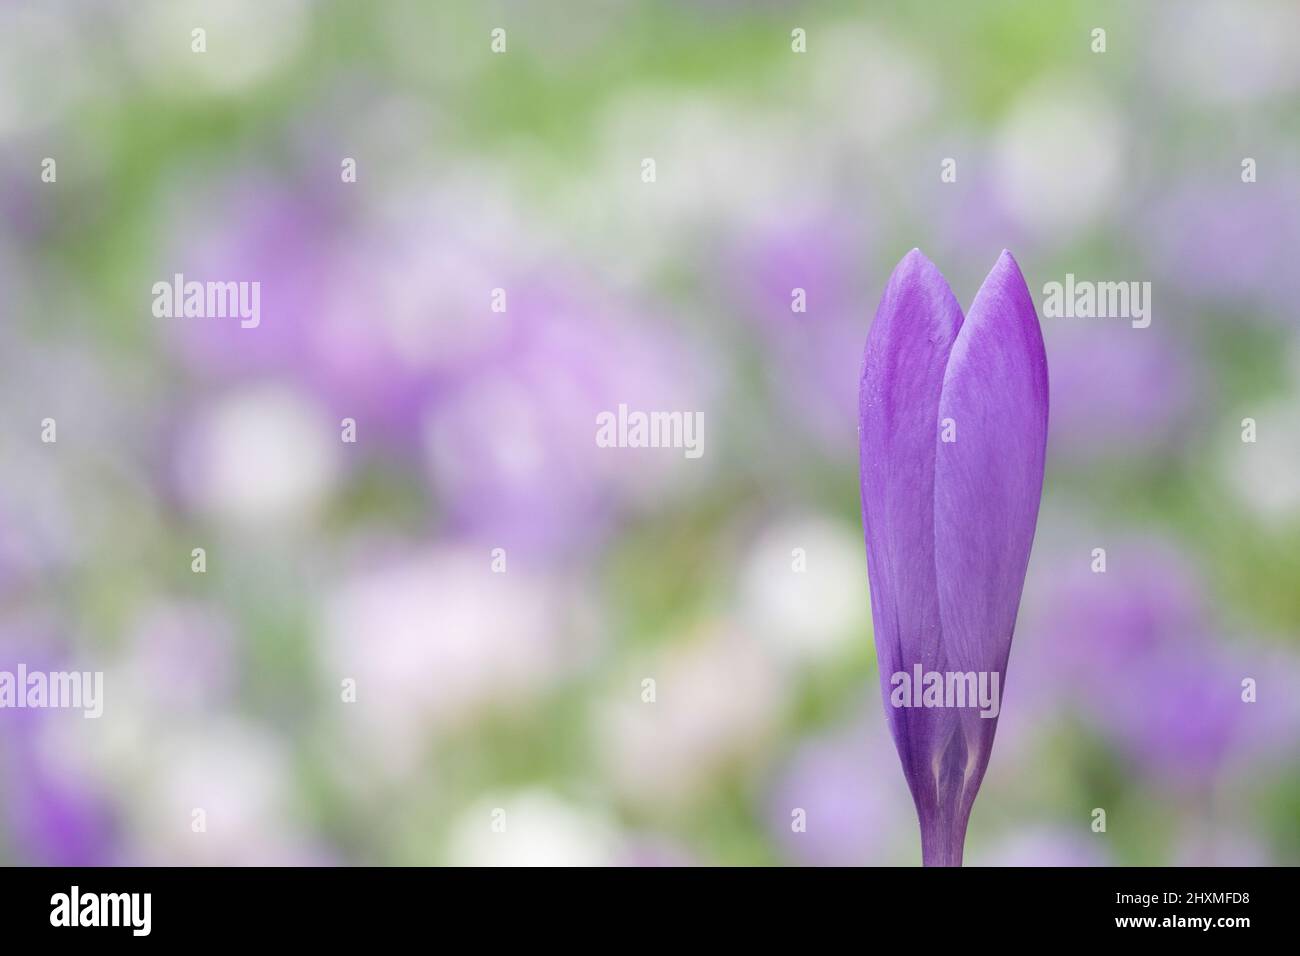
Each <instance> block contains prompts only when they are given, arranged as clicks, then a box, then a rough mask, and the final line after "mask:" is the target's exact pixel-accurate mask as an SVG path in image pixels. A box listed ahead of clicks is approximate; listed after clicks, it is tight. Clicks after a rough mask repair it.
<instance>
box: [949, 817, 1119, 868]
mask: <svg viewBox="0 0 1300 956" xmlns="http://www.w3.org/2000/svg"><path fill="white" fill-rule="evenodd" d="M1090 837H1091V839H1090ZM1103 840H1104V838H1103V837H1100V836H1097V835H1095V834H1090V833H1088V832H1087V831H1086V830H1085V831H1084V832H1082V833H1080V832H1077V831H1074V830H1067V829H1064V828H1061V827H1052V826H1033V827H1029V828H1027V829H1023V830H1021V829H1018V830H1016V831H1015V832H1014V833H1012V834H1011V835H1010V836H1009V837H1008V838H1007V839H1006V840H1004V841H1003V842H1001V843H998V844H996V845H994V846H991V847H989V848H987V849H986V850H983V851H981V852H976V853H974V854H972V855H973V856H974V861H975V862H976V863H977V864H978V865H980V866H1107V865H1109V863H1110V859H1109V854H1107V852H1106V850H1105V848H1104V846H1103V845H1102V844H1103Z"/></svg>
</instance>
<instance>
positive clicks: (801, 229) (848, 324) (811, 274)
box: [731, 213, 868, 450]
mask: <svg viewBox="0 0 1300 956" xmlns="http://www.w3.org/2000/svg"><path fill="white" fill-rule="evenodd" d="M867 245H868V242H867V239H866V237H865V236H863V235H862V234H861V230H860V229H859V228H858V227H856V226H855V225H853V224H851V223H850V222H849V221H847V220H846V219H845V218H844V217H842V216H836V215H832V214H827V213H808V214H807V215H804V216H802V217H800V218H797V219H796V220H795V221H793V222H786V221H784V220H782V221H781V222H780V223H778V224H776V225H771V226H766V227H760V228H758V229H757V230H756V231H755V233H754V234H753V235H752V236H750V237H748V238H747V239H746V240H745V241H744V242H743V243H742V244H741V246H740V248H739V249H738V250H737V252H736V253H735V255H734V268H733V270H732V273H731V274H732V279H731V285H732V287H733V289H734V292H735V295H736V297H737V298H738V300H739V305H740V308H741V309H742V310H743V312H744V313H745V314H746V315H748V316H751V317H753V318H754V319H755V320H756V321H757V324H758V327H759V330H760V332H761V335H762V341H763V344H764V346H765V348H766V349H767V352H768V354H769V355H770V360H769V361H768V362H767V363H765V364H766V365H767V367H768V368H769V369H770V370H771V371H770V375H771V382H770V384H771V387H772V388H773V390H774V392H775V393H776V396H777V398H778V401H779V402H780V403H782V404H783V405H785V406H786V407H787V409H788V413H789V415H790V416H791V418H792V419H793V420H794V421H797V422H798V425H799V429H798V430H799V431H800V432H801V433H803V432H808V431H809V430H812V431H813V432H814V433H815V435H816V437H817V438H818V439H819V440H821V442H822V443H823V444H824V445H825V447H826V448H828V449H831V450H837V449H840V448H842V447H843V446H844V436H845V435H846V434H848V433H850V429H852V428H853V417H854V411H855V407H856V400H857V396H856V393H855V391H854V387H853V383H854V378H855V376H856V373H857V371H858V369H857V363H858V348H859V343H860V342H861V336H862V329H861V323H860V321H859V319H858V315H859V314H860V313H859V310H858V309H857V303H858V301H859V299H860V291H861V290H860V289H858V287H857V280H856V278H855V276H856V274H857V270H856V268H855V264H856V263H859V262H861V261H862V260H863V258H864V256H865V255H866V254H867ZM796 289H802V290H803V301H802V307H803V311H796V310H795V308H794V306H796V304H797V303H796V302H795V300H794V298H793V297H794V295H795V294H796V293H795V290H796Z"/></svg>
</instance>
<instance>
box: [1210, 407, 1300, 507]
mask: <svg viewBox="0 0 1300 956" xmlns="http://www.w3.org/2000/svg"><path fill="white" fill-rule="evenodd" d="M1247 417H1249V418H1253V419H1254V420H1255V441H1254V442H1247V441H1242V440H1241V433H1242V428H1241V427H1238V426H1240V422H1241V420H1242V419H1245V418H1247ZM1225 432H1226V434H1227V436H1228V437H1227V438H1225V439H1224V441H1223V442H1222V448H1221V451H1220V453H1219V461H1220V463H1221V466H1222V468H1223V471H1224V474H1225V477H1226V479H1227V481H1228V484H1229V486H1230V487H1231V488H1232V489H1233V490H1234V491H1235V492H1236V495H1237V497H1238V498H1239V499H1240V500H1241V502H1242V503H1243V504H1245V505H1246V507H1247V508H1249V509H1250V510H1251V511H1252V512H1254V513H1255V514H1256V515H1257V516H1258V517H1259V518H1260V519H1261V520H1263V521H1277V520H1282V519H1286V518H1291V517H1294V516H1296V515H1297V514H1300V481H1298V480H1296V476H1297V475H1300V394H1295V393H1292V394H1291V395H1288V396H1287V397H1285V398H1283V399H1281V400H1276V401H1274V402H1272V403H1270V404H1268V405H1265V406H1261V407H1259V408H1252V409H1249V410H1246V411H1243V414H1242V415H1241V417H1240V418H1239V419H1237V420H1236V421H1232V422H1229V423H1228V424H1227V426H1226V428H1225Z"/></svg>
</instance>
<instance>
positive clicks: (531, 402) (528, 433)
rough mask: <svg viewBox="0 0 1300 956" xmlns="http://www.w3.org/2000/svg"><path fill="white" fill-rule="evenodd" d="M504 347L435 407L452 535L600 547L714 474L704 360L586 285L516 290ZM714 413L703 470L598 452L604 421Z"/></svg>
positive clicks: (466, 373)
mask: <svg viewBox="0 0 1300 956" xmlns="http://www.w3.org/2000/svg"><path fill="white" fill-rule="evenodd" d="M508 301H509V310H508V312H507V313H506V314H505V316H504V324H503V327H502V334H501V335H500V336H499V339H498V341H497V342H496V343H494V344H493V345H492V346H491V347H490V348H486V349H484V350H482V351H481V352H480V353H479V354H477V355H475V356H473V357H471V358H467V359H466V360H465V361H463V362H462V363H461V364H460V365H459V367H458V368H457V369H456V370H455V371H454V372H452V373H450V374H448V375H447V376H446V379H445V387H443V388H442V389H440V390H439V392H438V394H437V395H436V396H435V397H433V398H432V399H431V400H430V402H429V403H428V406H427V410H426V412H425V418H424V427H423V436H424V442H425V445H424V451H425V456H426V460H427V465H428V470H429V474H430V476H431V478H432V481H433V485H434V490H435V493H436V495H437V498H438V503H439V505H440V508H441V510H442V511H443V517H444V521H445V524H446V527H447V528H448V529H449V530H450V531H452V532H454V533H456V534H462V535H473V536H476V537H480V538H484V539H487V540H491V541H493V542H495V543H496V544H498V545H499V546H501V547H505V548H507V549H508V550H509V549H511V548H517V549H519V550H520V551H521V552H524V553H538V552H540V553H547V554H556V553H564V552H567V551H571V550H574V549H575V548H581V547H582V546H584V545H587V544H590V543H592V542H595V541H599V540H600V539H601V538H602V536H603V535H604V533H605V532H607V530H608V529H609V527H610V525H611V522H612V521H613V520H614V519H615V518H616V517H617V516H618V515H619V514H620V513H622V512H625V511H628V510H635V509H637V508H641V507H658V506H661V505H662V503H663V502H664V501H665V500H671V499H672V497H673V495H674V492H675V490H679V489H683V488H687V487H691V485H692V484H693V483H695V482H696V481H697V480H698V478H699V477H700V476H701V475H703V474H704V472H705V470H706V469H707V467H708V466H707V461H708V451H707V449H708V448H709V447H710V446H709V445H708V444H707V443H708V442H710V441H711V440H712V434H711V433H710V432H709V431H708V428H709V416H708V415H707V412H706V409H707V407H708V404H709V395H710V392H711V387H710V384H709V380H708V377H707V376H706V375H703V374H701V372H700V369H701V366H702V364H703V363H701V362H700V361H699V355H698V353H697V352H693V350H691V349H688V348H686V347H685V343H684V342H683V341H682V340H681V338H680V337H679V336H678V335H676V334H674V333H673V332H672V331H671V330H670V329H666V328H651V326H650V323H649V322H648V321H646V320H645V319H643V318H642V317H641V316H640V315H638V314H637V313H635V312H633V311H631V310H629V309H628V308H627V306H626V304H625V303H622V302H621V301H619V300H618V299H616V298H614V297H611V296H609V295H607V294H604V293H603V292H602V291H600V290H598V289H594V288H592V287H591V285H590V283H587V282H584V281H582V279H581V277H579V276H569V277H561V276H559V275H553V276H551V277H548V278H546V279H541V278H533V279H529V280H522V281H519V282H516V283H513V284H512V285H511V287H510V289H509V300H508ZM620 405H626V406H627V407H628V409H630V410H632V411H638V410H639V411H642V412H648V411H678V412H683V413H685V414H693V413H694V412H696V411H699V412H702V413H705V425H704V428H705V431H704V434H703V435H702V436H701V437H702V439H703V441H704V442H705V443H706V444H705V445H703V446H702V448H704V449H705V457H704V458H702V459H698V460H689V459H687V458H686V457H685V456H684V453H683V451H682V450H679V449H668V448H621V447H620V448H602V447H599V446H598V445H597V444H596V422H597V417H598V416H599V415H601V414H602V413H604V412H609V413H611V414H617V411H618V409H619V406H620Z"/></svg>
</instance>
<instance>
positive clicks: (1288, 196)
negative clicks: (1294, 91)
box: [1140, 157, 1300, 324]
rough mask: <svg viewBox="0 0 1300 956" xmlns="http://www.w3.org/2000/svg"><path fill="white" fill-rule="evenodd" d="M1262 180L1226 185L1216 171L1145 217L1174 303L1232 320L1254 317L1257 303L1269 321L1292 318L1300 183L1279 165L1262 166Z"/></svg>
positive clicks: (1168, 196)
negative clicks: (1219, 311)
mask: <svg viewBox="0 0 1300 956" xmlns="http://www.w3.org/2000/svg"><path fill="white" fill-rule="evenodd" d="M1260 162H1261V163H1265V162H1266V160H1265V159H1264V158H1262V157H1261V158H1260ZM1258 175H1259V181H1258V182H1254V183H1243V182H1241V181H1240V179H1239V177H1236V176H1232V175H1231V174H1229V175H1228V177H1227V182H1226V183H1225V177H1224V175H1223V174H1222V172H1220V171H1218V170H1216V171H1215V173H1214V175H1213V176H1206V177H1204V178H1203V179H1202V178H1193V179H1189V180H1188V181H1187V182H1185V183H1183V184H1182V185H1180V186H1178V187H1176V188H1175V189H1173V190H1171V191H1169V192H1168V193H1163V192H1162V194H1161V198H1160V199H1159V200H1158V201H1157V202H1155V203H1154V204H1153V205H1152V206H1151V207H1149V208H1148V209H1146V210H1145V211H1144V212H1142V213H1141V214H1140V216H1141V218H1142V219H1144V220H1145V221H1146V225H1145V228H1144V229H1143V233H1144V234H1145V235H1146V236H1148V243H1147V245H1148V248H1149V249H1150V254H1151V256H1152V259H1153V262H1154V264H1155V266H1156V268H1157V269H1158V270H1159V272H1160V276H1162V277H1164V278H1165V279H1166V280H1167V281H1165V282H1163V283H1161V288H1165V289H1168V290H1169V291H1170V294H1171V295H1172V296H1175V297H1177V298H1176V299H1175V300H1174V302H1175V303H1177V302H1179V301H1181V302H1182V303H1185V304H1186V306H1187V307H1188V308H1189V309H1193V308H1194V309H1198V310H1203V309H1205V307H1206V306H1207V304H1209V305H1213V304H1216V303H1217V304H1218V305H1220V306H1221V307H1223V308H1224V309H1227V310H1231V314H1232V315H1234V316H1240V315H1243V314H1245V315H1247V316H1249V315H1250V314H1251V310H1250V309H1249V307H1248V306H1249V304H1251V303H1254V304H1255V305H1256V306H1257V308H1261V309H1262V310H1263V313H1262V317H1263V318H1264V319H1265V320H1272V321H1273V322H1274V323H1276V324H1282V323H1285V322H1286V321H1288V320H1290V319H1291V317H1292V315H1293V308H1294V305H1295V302H1296V299H1297V298H1300V270H1296V269H1294V268H1293V267H1292V265H1293V263H1292V258H1291V250H1294V249H1295V248H1296V247H1297V246H1298V245H1300V180H1297V178H1296V177H1295V176H1294V175H1293V174H1291V173H1289V172H1288V171H1287V170H1285V169H1282V168H1279V169H1276V170H1273V171H1269V172H1266V171H1265V169H1264V167H1263V166H1261V167H1260V172H1259V174H1258ZM1261 236H1267V237H1268V241H1267V242H1261V241H1260V237H1261ZM1243 249H1249V250H1250V254H1249V255H1243V254H1242V250H1243ZM1172 307H1173V308H1176V307H1177V306H1176V304H1175V305H1174V306H1172ZM1166 308H1170V306H1166ZM1243 308H1245V312H1244V313H1243Z"/></svg>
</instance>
